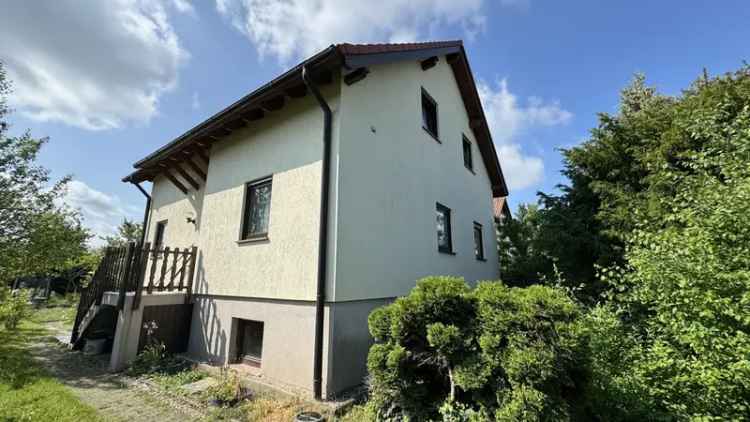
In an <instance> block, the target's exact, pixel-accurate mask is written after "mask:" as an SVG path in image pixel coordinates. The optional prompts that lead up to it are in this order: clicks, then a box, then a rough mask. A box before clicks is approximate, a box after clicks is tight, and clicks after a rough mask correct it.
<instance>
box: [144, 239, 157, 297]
mask: <svg viewBox="0 0 750 422" xmlns="http://www.w3.org/2000/svg"><path fill="white" fill-rule="evenodd" d="M158 247H159V245H154V251H153V254H151V268H150V271H149V277H148V288H147V289H146V292H148V294H151V292H152V291H153V290H154V275H156V262H157V259H158V257H159V256H158V255H157V254H158V253H159V251H158V250H157V249H156V248H158Z"/></svg>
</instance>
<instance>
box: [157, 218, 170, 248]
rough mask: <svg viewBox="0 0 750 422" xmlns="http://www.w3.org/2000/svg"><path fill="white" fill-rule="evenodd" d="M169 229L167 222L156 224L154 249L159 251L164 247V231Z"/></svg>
mask: <svg viewBox="0 0 750 422" xmlns="http://www.w3.org/2000/svg"><path fill="white" fill-rule="evenodd" d="M166 229H167V220H164V221H159V222H158V223H156V230H155V232H154V249H156V250H159V249H161V248H162V246H164V230H166Z"/></svg>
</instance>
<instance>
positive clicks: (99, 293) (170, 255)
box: [71, 243, 197, 343]
mask: <svg viewBox="0 0 750 422" xmlns="http://www.w3.org/2000/svg"><path fill="white" fill-rule="evenodd" d="M196 257H197V248H196V247H195V246H193V247H191V248H184V249H180V248H174V249H170V248H169V247H166V248H164V249H160V248H154V249H152V248H151V247H150V244H148V243H146V244H145V245H143V247H138V246H136V244H135V243H130V244H128V245H127V246H123V247H119V248H107V249H106V250H105V251H104V257H103V258H102V261H101V263H100V264H99V267H98V268H97V269H96V271H95V272H94V276H93V277H92V278H91V282H90V283H89V284H88V286H86V287H84V288H83V289H82V290H81V299H80V301H79V302H78V311H77V313H76V319H75V322H74V325H73V333H72V336H71V342H72V343H75V341H76V340H77V339H78V336H79V334H80V333H79V332H78V331H79V328H80V324H81V323H82V322H83V319H84V318H85V316H86V314H87V313H88V312H89V309H90V308H91V306H92V305H100V304H101V302H102V297H103V296H104V292H119V293H120V294H119V296H118V303H117V307H118V309H120V310H122V309H123V308H124V307H125V296H126V294H127V293H128V292H135V296H134V298H133V306H132V307H133V309H137V308H138V307H139V306H140V302H141V296H142V295H143V291H144V290H146V293H147V294H151V293H153V292H154V291H175V292H182V291H184V292H185V293H186V295H185V303H189V302H190V300H191V299H192V297H191V296H192V290H193V274H194V273H195V260H196Z"/></svg>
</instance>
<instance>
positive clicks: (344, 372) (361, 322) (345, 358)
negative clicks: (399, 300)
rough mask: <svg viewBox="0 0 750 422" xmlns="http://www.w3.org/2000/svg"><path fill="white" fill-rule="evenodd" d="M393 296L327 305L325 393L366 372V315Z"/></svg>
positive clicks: (357, 380)
mask: <svg viewBox="0 0 750 422" xmlns="http://www.w3.org/2000/svg"><path fill="white" fill-rule="evenodd" d="M392 301H393V299H374V300H362V301H353V302H334V303H330V304H329V305H328V314H327V315H326V318H328V317H329V316H330V319H326V321H327V322H328V329H329V330H330V333H331V335H330V339H331V341H330V343H329V345H328V347H329V350H331V353H330V354H329V355H328V365H327V368H328V373H327V377H328V383H329V385H330V388H329V390H328V393H329V394H331V395H335V394H336V393H338V392H341V391H344V390H347V389H349V388H351V387H354V386H356V385H359V384H362V383H363V382H364V381H365V377H366V376H367V353H368V352H369V351H370V346H371V345H372V343H373V339H372V337H371V336H370V331H369V329H368V326H367V317H368V316H369V315H370V312H372V311H373V310H374V309H375V308H377V307H380V306H383V305H387V304H389V303H391V302H392Z"/></svg>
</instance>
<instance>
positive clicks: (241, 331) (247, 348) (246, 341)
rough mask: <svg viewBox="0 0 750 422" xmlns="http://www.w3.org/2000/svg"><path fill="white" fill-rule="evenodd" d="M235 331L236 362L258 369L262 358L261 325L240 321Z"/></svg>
mask: <svg viewBox="0 0 750 422" xmlns="http://www.w3.org/2000/svg"><path fill="white" fill-rule="evenodd" d="M237 329H238V331H237V362H238V363H244V364H248V365H250V366H255V367H257V368H260V361H261V358H262V357H263V323H262V322H261V321H250V320H244V319H241V320H239V321H238V324H237Z"/></svg>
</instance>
